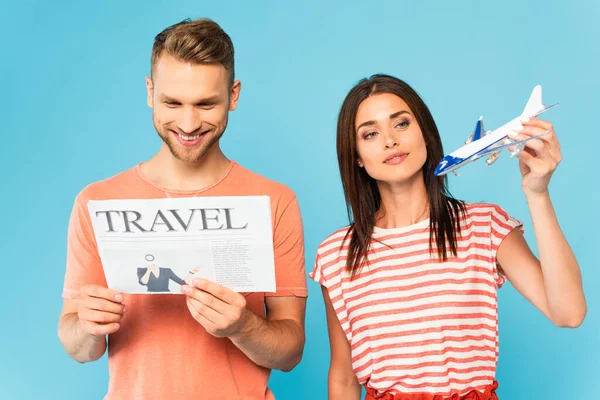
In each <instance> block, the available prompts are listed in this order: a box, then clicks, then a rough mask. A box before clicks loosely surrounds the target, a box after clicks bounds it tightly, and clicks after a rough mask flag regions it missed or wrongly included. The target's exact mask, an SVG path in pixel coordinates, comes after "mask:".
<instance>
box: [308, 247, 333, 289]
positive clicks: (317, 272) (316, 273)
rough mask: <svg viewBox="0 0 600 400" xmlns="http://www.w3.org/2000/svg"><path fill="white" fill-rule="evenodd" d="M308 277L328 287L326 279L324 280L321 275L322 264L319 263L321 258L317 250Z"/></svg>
mask: <svg viewBox="0 0 600 400" xmlns="http://www.w3.org/2000/svg"><path fill="white" fill-rule="evenodd" d="M308 277H309V278H310V279H312V280H313V281H315V282H317V283H319V284H320V285H322V286H325V287H328V285H327V281H326V280H325V275H323V266H322V265H321V260H320V257H319V252H318V251H317V255H316V257H315V263H314V266H313V270H312V271H311V272H310V273H309V274H308Z"/></svg>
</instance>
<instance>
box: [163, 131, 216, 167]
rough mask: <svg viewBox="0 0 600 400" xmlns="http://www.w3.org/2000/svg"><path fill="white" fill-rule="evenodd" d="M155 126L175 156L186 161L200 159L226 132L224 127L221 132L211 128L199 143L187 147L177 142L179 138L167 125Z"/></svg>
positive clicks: (193, 161) (192, 161) (190, 161)
mask: <svg viewBox="0 0 600 400" xmlns="http://www.w3.org/2000/svg"><path fill="white" fill-rule="evenodd" d="M154 128H155V129H156V131H157V132H158V136H160V138H161V139H162V141H163V142H164V143H165V144H166V145H167V147H168V148H169V151H170V152H171V154H172V155H173V157H175V158H177V159H178V160H180V161H183V162H186V163H195V162H198V161H200V160H201V159H202V158H203V157H204V156H205V155H206V154H207V153H208V152H209V151H210V150H212V149H213V147H214V146H215V145H216V144H217V143H218V141H219V139H221V137H222V136H223V132H224V129H223V130H222V131H220V132H217V131H216V130H210V131H208V132H206V133H205V134H204V135H203V136H204V137H203V138H202V140H201V141H200V143H199V144H198V145H196V146H194V147H189V148H187V147H184V146H182V145H180V144H179V143H177V139H176V138H175V136H174V135H175V134H174V133H173V131H171V130H170V129H168V128H167V127H165V126H163V127H162V130H159V129H158V128H157V127H156V125H155V126H154Z"/></svg>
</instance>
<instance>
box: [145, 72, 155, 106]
mask: <svg viewBox="0 0 600 400" xmlns="http://www.w3.org/2000/svg"><path fill="white" fill-rule="evenodd" d="M146 91H147V92H148V99H147V100H146V101H147V102H148V107H150V108H153V107H154V101H153V100H152V99H153V97H154V84H153V83H152V78H150V77H149V76H147V77H146Z"/></svg>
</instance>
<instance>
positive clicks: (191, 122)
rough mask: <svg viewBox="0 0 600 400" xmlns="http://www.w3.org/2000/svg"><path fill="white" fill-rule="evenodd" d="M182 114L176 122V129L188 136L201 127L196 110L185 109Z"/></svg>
mask: <svg viewBox="0 0 600 400" xmlns="http://www.w3.org/2000/svg"><path fill="white" fill-rule="evenodd" d="M182 112H183V114H182V116H181V118H180V119H179V120H178V121H177V127H178V128H179V129H180V130H181V131H182V132H183V133H185V134H188V135H191V134H193V133H195V132H196V131H197V130H199V129H200V126H201V125H202V119H201V118H200V113H199V112H198V110H195V109H194V108H193V107H189V108H188V107H185V108H184V109H183V110H182Z"/></svg>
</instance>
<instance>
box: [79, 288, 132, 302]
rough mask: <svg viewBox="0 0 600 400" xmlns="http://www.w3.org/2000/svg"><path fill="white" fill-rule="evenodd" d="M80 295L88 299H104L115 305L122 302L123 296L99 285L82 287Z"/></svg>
mask: <svg viewBox="0 0 600 400" xmlns="http://www.w3.org/2000/svg"><path fill="white" fill-rule="evenodd" d="M81 293H82V294H84V295H87V296H90V297H97V298H99V299H106V300H110V301H115V302H117V303H120V302H122V301H123V295H122V294H121V293H119V292H117V291H115V290H112V289H109V288H106V287H102V286H100V285H84V286H82V287H81Z"/></svg>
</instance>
